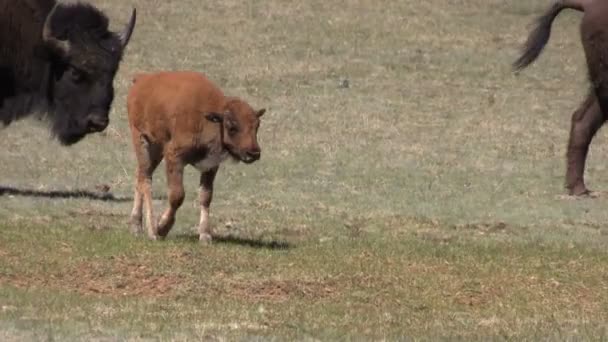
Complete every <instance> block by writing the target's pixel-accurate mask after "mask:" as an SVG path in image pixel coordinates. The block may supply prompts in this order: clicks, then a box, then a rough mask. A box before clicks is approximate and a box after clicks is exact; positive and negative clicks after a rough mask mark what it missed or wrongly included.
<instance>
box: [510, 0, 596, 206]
mask: <svg viewBox="0 0 608 342" xmlns="http://www.w3.org/2000/svg"><path fill="white" fill-rule="evenodd" d="M566 8H569V9H574V10H577V11H581V12H584V15H583V19H582V21H581V26H580V31H581V32H580V33H581V41H582V45H583V48H584V50H585V57H586V60H587V69H588V73H589V79H590V81H591V87H590V88H591V89H590V91H589V94H588V95H587V98H586V99H585V101H584V102H583V103H582V104H581V106H580V107H579V108H578V109H577V110H576V111H575V112H574V114H573V115H572V124H571V128H570V138H569V142H568V152H567V171H566V187H567V188H568V190H569V192H570V194H571V195H576V196H581V195H587V194H589V190H588V189H587V187H586V186H585V180H584V172H585V162H586V159H587V152H588V150H589V144H591V140H592V139H593V136H594V135H595V133H597V131H598V130H599V129H600V127H602V125H603V124H604V122H605V121H606V114H605V113H608V64H606V63H607V61H608V1H602V0H558V1H555V2H554V3H553V4H552V5H551V7H549V9H548V10H547V11H546V12H545V13H544V14H543V15H542V16H540V17H539V18H538V19H537V21H536V26H535V28H534V30H533V31H532V32H531V33H530V36H529V37H528V40H527V42H526V44H525V46H524V49H523V53H522V55H521V57H520V58H519V59H518V60H517V61H516V62H515V63H514V68H515V69H516V70H521V69H523V68H525V67H527V66H528V65H530V64H531V63H532V62H534V60H536V59H537V58H538V56H539V55H540V53H541V52H542V50H543V48H544V46H545V45H546V44H547V42H548V41H549V36H550V35H551V24H552V23H553V20H554V19H555V17H557V15H558V14H559V13H560V12H561V11H562V10H563V9H566Z"/></svg>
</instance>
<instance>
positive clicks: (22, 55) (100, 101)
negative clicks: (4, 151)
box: [0, 0, 135, 145]
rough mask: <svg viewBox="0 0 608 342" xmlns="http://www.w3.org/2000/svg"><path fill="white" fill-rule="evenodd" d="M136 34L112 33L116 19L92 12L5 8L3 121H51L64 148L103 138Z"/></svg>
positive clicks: (2, 4) (80, 7)
mask: <svg viewBox="0 0 608 342" xmlns="http://www.w3.org/2000/svg"><path fill="white" fill-rule="evenodd" d="M134 26H135V9H134V10H133V13H132V14H131V20H130V22H129V23H128V24H127V26H126V27H125V28H124V30H123V31H122V32H120V33H113V32H110V31H108V18H107V17H106V16H105V15H104V14H103V13H102V12H101V11H99V10H98V9H97V8H95V7H93V6H92V5H89V4H84V3H73V4H62V3H58V2H56V1H55V0H0V121H1V122H2V123H3V124H4V126H6V125H8V124H10V123H11V122H13V121H15V120H18V119H21V118H23V117H25V116H28V115H30V114H33V113H44V114H47V115H46V118H48V119H49V121H50V123H51V130H52V133H53V135H54V136H56V137H57V138H58V139H59V141H60V142H61V143H62V144H64V145H71V144H74V143H76V142H78V141H79V140H80V139H82V138H83V137H84V136H85V135H87V134H88V133H94V132H101V131H103V130H104V129H105V128H106V127H107V125H108V123H109V119H108V113H109V111H110V107H111V105H112V101H113V99H114V88H113V84H112V83H113V80H114V75H115V74H116V71H117V70H118V66H119V63H120V60H121V58H122V54H123V51H124V49H125V47H126V46H127V43H128V42H129V39H130V37H131V34H132V33H133V28H134Z"/></svg>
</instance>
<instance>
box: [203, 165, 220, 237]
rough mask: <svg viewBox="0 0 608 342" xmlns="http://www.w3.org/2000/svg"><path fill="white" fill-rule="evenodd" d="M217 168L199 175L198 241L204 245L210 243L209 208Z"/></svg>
mask: <svg viewBox="0 0 608 342" xmlns="http://www.w3.org/2000/svg"><path fill="white" fill-rule="evenodd" d="M218 169H219V166H216V167H214V168H212V169H209V170H208V171H205V172H203V173H201V180H200V185H199V191H200V193H199V196H200V202H201V218H200V221H199V225H198V233H199V237H198V239H199V241H200V242H201V243H204V244H208V243H211V240H212V237H211V226H210V224H209V206H210V205H211V199H212V198H213V181H214V180H215V175H216V174H217V170H218Z"/></svg>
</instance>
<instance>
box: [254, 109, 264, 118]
mask: <svg viewBox="0 0 608 342" xmlns="http://www.w3.org/2000/svg"><path fill="white" fill-rule="evenodd" d="M264 113H266V108H262V109H260V110H258V112H257V113H256V115H257V117H258V118H261V117H262V115H264Z"/></svg>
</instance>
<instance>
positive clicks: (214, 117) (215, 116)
mask: <svg viewBox="0 0 608 342" xmlns="http://www.w3.org/2000/svg"><path fill="white" fill-rule="evenodd" d="M205 118H206V119H207V120H209V121H211V122H215V123H221V122H222V121H223V118H222V114H219V113H207V114H206V115H205Z"/></svg>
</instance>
